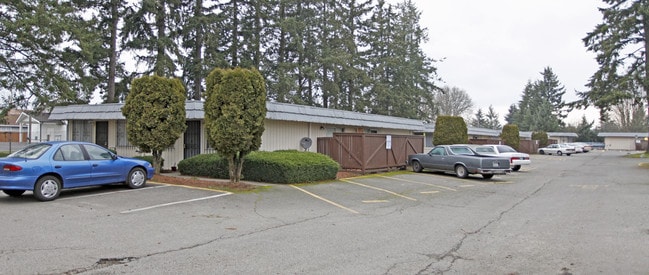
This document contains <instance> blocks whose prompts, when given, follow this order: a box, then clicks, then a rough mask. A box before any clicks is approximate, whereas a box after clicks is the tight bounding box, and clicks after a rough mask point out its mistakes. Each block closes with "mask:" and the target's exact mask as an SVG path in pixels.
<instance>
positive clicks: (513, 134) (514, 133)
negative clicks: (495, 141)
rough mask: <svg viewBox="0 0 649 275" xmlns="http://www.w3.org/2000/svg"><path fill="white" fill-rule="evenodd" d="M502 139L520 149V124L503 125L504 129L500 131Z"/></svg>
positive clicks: (506, 143)
mask: <svg viewBox="0 0 649 275" xmlns="http://www.w3.org/2000/svg"><path fill="white" fill-rule="evenodd" d="M500 139H501V140H502V141H503V143H504V144H505V145H509V146H511V147H512V148H514V149H516V150H518V147H520V145H521V137H520V134H519V131H518V125H515V124H507V125H505V126H503V130H502V132H501V133H500Z"/></svg>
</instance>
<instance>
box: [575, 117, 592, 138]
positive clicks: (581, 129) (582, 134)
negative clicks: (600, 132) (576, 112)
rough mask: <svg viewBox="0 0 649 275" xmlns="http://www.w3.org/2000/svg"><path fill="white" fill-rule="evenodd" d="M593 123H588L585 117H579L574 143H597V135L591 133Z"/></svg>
mask: <svg viewBox="0 0 649 275" xmlns="http://www.w3.org/2000/svg"><path fill="white" fill-rule="evenodd" d="M594 124H595V121H591V122H588V120H587V119H586V116H582V117H581V121H580V122H579V124H577V129H576V132H577V139H576V140H575V141H597V140H598V138H597V133H595V131H593V125H594Z"/></svg>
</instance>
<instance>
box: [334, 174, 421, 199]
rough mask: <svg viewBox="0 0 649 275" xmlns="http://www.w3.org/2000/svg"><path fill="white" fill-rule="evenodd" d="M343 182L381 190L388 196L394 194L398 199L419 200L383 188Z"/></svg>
mask: <svg viewBox="0 0 649 275" xmlns="http://www.w3.org/2000/svg"><path fill="white" fill-rule="evenodd" d="M341 181H343V182H347V183H351V184H355V185H358V186H363V187H366V188H370V189H374V190H379V191H382V192H386V193H388V194H392V195H395V196H397V197H401V198H404V199H407V200H411V201H417V199H415V198H411V197H408V196H404V195H401V194H399V193H396V192H392V191H390V190H386V189H383V188H378V187H374V186H371V185H366V184H362V183H358V182H353V181H351V180H345V179H342V180H341Z"/></svg>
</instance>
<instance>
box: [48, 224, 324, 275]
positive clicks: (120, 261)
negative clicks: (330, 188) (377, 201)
mask: <svg viewBox="0 0 649 275" xmlns="http://www.w3.org/2000/svg"><path fill="white" fill-rule="evenodd" d="M326 216H328V214H325V215H320V216H316V217H311V218H308V219H302V220H298V221H295V222H292V223H284V224H280V225H277V226H272V227H267V228H263V229H260V230H257V231H252V232H248V233H245V234H240V235H236V236H230V237H219V238H216V239H212V240H209V241H206V242H202V243H197V244H194V245H190V246H185V247H180V248H176V249H169V250H165V251H159V252H155V253H150V254H146V255H143V256H126V257H115V258H100V259H99V260H97V262H95V263H94V264H92V265H91V266H87V267H79V268H75V269H71V270H68V271H65V272H62V273H52V274H65V275H72V274H81V273H84V272H89V271H93V270H98V269H102V268H106V267H110V266H114V265H124V264H128V263H131V262H134V261H137V260H140V259H144V258H147V257H153V256H157V255H164V254H167V253H173V252H179V251H184V250H190V249H194V248H197V247H202V246H206V245H209V244H212V243H214V242H217V241H222V240H228V239H234V238H240V237H245V236H250V235H254V234H257V233H262V232H266V231H269V230H274V229H278V228H283V227H287V226H292V225H296V224H301V223H305V222H309V221H312V220H316V219H320V218H323V217H326Z"/></svg>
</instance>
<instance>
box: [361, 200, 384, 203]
mask: <svg viewBox="0 0 649 275" xmlns="http://www.w3.org/2000/svg"><path fill="white" fill-rule="evenodd" d="M363 202H364V203H381V202H389V200H367V201H363Z"/></svg>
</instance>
